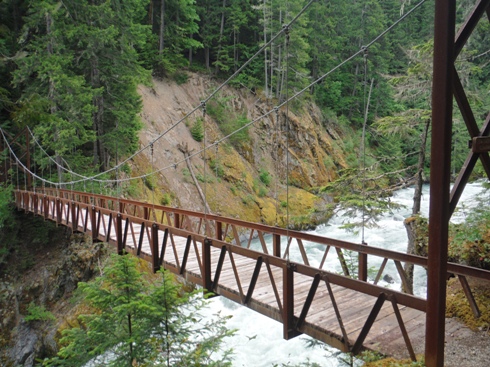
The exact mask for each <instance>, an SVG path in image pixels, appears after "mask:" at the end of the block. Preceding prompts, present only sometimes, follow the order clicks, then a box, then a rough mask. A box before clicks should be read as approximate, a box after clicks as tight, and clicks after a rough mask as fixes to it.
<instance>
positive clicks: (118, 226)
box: [116, 213, 124, 255]
mask: <svg viewBox="0 0 490 367" xmlns="http://www.w3.org/2000/svg"><path fill="white" fill-rule="evenodd" d="M116 240H117V253H118V254H119V255H122V254H123V252H124V244H123V237H122V215H121V213H117V217H116Z"/></svg>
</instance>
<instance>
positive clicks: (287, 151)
mask: <svg viewBox="0 0 490 367" xmlns="http://www.w3.org/2000/svg"><path fill="white" fill-rule="evenodd" d="M285 34H286V231H287V239H288V243H289V226H290V223H289V139H290V133H291V131H290V130H291V127H290V121H289V42H290V35H289V27H287V26H286V29H285ZM288 257H289V255H288Z"/></svg>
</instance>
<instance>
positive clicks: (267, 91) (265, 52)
mask: <svg viewBox="0 0 490 367" xmlns="http://www.w3.org/2000/svg"><path fill="white" fill-rule="evenodd" d="M263 4H264V9H263V10H264V12H263V14H264V44H267V14H266V6H267V4H266V0H264V3H263ZM268 67H269V66H268V65H267V47H265V48H264V72H265V73H264V74H265V79H264V85H265V88H264V91H265V97H266V98H269V69H268Z"/></svg>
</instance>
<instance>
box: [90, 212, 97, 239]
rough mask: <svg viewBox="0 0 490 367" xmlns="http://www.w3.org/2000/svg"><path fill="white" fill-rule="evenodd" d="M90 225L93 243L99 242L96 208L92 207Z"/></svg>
mask: <svg viewBox="0 0 490 367" xmlns="http://www.w3.org/2000/svg"><path fill="white" fill-rule="evenodd" d="M90 225H91V227H92V241H95V240H97V237H98V235H99V234H98V233H97V220H96V217H95V206H93V205H92V209H91V210H90Z"/></svg>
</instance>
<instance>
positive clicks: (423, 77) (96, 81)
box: [0, 0, 490, 177]
mask: <svg viewBox="0 0 490 367" xmlns="http://www.w3.org/2000/svg"><path fill="white" fill-rule="evenodd" d="M309 3H311V4H309ZM415 5H416V3H415V2H414V1H409V0H404V1H400V0H383V1H381V0H368V1H353V2H346V1H340V0H330V1H313V2H307V1H304V0H288V1H280V0H263V1H259V0H252V1H245V0H202V1H200V0H198V1H194V0H159V1H158V0H151V1H148V0H130V1H121V0H76V1H75V0H65V1H55V0H42V1H39V0H35V1H27V0H6V1H3V2H2V3H1V4H0V19H1V26H0V35H1V37H0V55H1V58H0V81H1V82H0V126H1V127H2V128H3V129H5V130H7V131H11V132H12V133H13V134H15V132H16V131H18V130H20V129H22V128H23V127H25V126H29V127H30V128H31V129H33V131H34V132H35V135H36V136H38V137H39V139H40V141H41V144H42V145H43V146H44V147H45V148H46V149H47V150H48V151H49V153H50V154H52V155H54V156H56V157H58V158H59V159H61V157H63V159H65V160H66V161H67V162H68V163H69V165H70V167H72V169H74V170H75V171H77V170H79V171H88V172H97V171H104V170H105V169H107V168H108V167H110V166H111V165H113V163H114V160H115V158H116V155H119V156H125V155H128V154H129V153H131V152H133V151H134V150H135V149H136V146H137V142H138V131H139V129H140V128H141V123H140V120H139V117H138V113H139V111H140V109H141V99H140V97H139V95H138V94H137V92H136V87H137V85H138V84H140V83H144V84H150V83H151V78H152V77H157V78H158V77H170V78H175V80H176V81H178V82H179V83H183V82H185V81H186V74H185V70H188V71H195V72H200V73H205V74H209V75H211V76H212V77H213V78H216V79H217V80H223V79H226V78H227V77H229V76H230V75H231V74H232V73H233V72H234V71H236V70H237V69H238V68H240V67H241V66H242V65H243V64H244V63H245V62H246V61H247V60H249V59H250V58H251V57H252V56H253V55H254V54H255V53H257V51H258V50H260V48H261V47H262V46H263V45H264V44H266V43H268V42H271V41H272V42H271V43H270V46H269V47H267V48H265V49H264V50H263V52H261V53H260V54H259V55H258V56H257V57H255V58H254V59H253V60H252V62H250V63H249V64H248V65H247V66H246V67H245V68H244V69H243V70H242V72H241V73H239V74H238V75H237V76H236V77H235V78H234V79H232V80H231V81H230V83H231V84H232V85H234V86H235V87H236V88H246V89H248V90H251V91H253V92H254V93H257V94H258V95H260V96H263V97H264V98H267V99H271V100H275V101H279V102H281V101H284V100H285V98H286V96H291V95H293V94H294V93H296V92H297V91H299V90H302V89H303V88H305V86H308V85H309V84H310V83H312V82H313V81H315V80H316V79H317V78H318V77H319V76H321V75H323V74H324V73H326V72H327V71H329V70H330V69H332V68H334V67H336V66H337V65H339V63H340V62H341V61H343V60H345V59H347V58H348V57H349V56H351V55H352V54H354V53H355V52H357V51H359V49H361V48H362V47H363V45H365V44H367V43H368V42H369V41H371V40H372V39H374V38H375V37H376V36H377V35H378V34H380V33H381V32H382V31H384V30H385V29H386V28H387V27H388V26H390V25H391V24H393V23H394V22H395V21H396V20H397V19H398V18H399V17H400V16H401V15H403V14H404V13H406V12H407V11H409V10H410V9H411V8H413V7H414V6H415ZM472 6H473V2H472V1H467V0H465V1H460V2H458V19H459V21H460V22H461V21H462V20H463V17H464V16H465V15H466V14H467V12H468V11H469V10H470V9H471V7H472ZM303 8H306V10H305V11H304V14H301V16H300V17H299V18H298V19H297V21H295V22H294V24H293V25H292V26H291V27H290V29H289V28H288V30H287V36H284V35H281V36H280V37H278V36H277V34H278V32H280V31H281V30H282V29H283V27H284V25H286V24H289V22H291V20H292V19H293V18H294V17H295V16H296V15H297V14H299V13H300V11H302V9H303ZM432 18H433V1H430V0H427V1H425V2H424V3H423V4H422V5H421V6H420V7H419V8H418V9H417V10H416V11H414V13H413V14H411V15H410V17H409V18H407V19H406V20H405V21H403V22H401V23H400V24H398V25H397V26H396V27H395V28H394V29H393V30H392V31H391V32H389V33H388V34H386V35H385V36H384V37H383V38H382V39H381V40H380V41H379V42H377V43H375V44H373V45H372V46H371V47H370V48H369V50H366V52H365V57H364V58H357V59H355V60H353V62H350V63H347V64H345V65H343V66H341V67H340V68H338V70H336V71H335V73H332V74H331V75H330V76H329V77H328V78H325V79H323V80H321V81H320V82H318V83H316V84H314V85H312V86H311V87H310V88H309V90H308V91H307V92H306V93H303V94H302V95H301V96H299V97H298V99H297V100H298V102H297V103H301V101H304V100H309V101H311V100H313V101H314V102H316V103H317V104H318V105H319V106H320V107H321V109H322V110H323V112H324V114H325V115H326V116H329V115H330V116H336V117H338V118H340V119H341V120H342V121H345V122H346V124H349V125H350V126H351V127H353V128H354V129H359V128H361V127H362V123H363V120H364V119H363V115H364V110H365V99H366V91H365V90H366V84H367V81H368V79H369V80H371V79H373V89H372V97H371V103H370V109H369V118H368V125H369V126H368V131H367V139H368V144H369V145H370V146H371V147H376V146H386V144H381V142H383V143H384V142H388V146H389V148H388V150H389V155H391V156H396V157H398V159H396V160H392V161H391V162H390V164H388V165H385V167H383V169H384V170H392V171H395V170H399V169H400V168H401V167H410V166H412V165H414V164H415V162H416V160H417V156H416V155H414V154H413V152H414V151H417V150H418V146H419V145H420V141H421V138H420V136H421V134H423V132H424V130H425V127H424V126H425V125H426V122H427V121H428V117H427V116H428V115H429V113H428V111H430V102H429V100H430V97H429V95H430V70H431V66H430V65H431V42H432V41H431V37H432V26H433V25H432V24H433V19H432ZM488 26H489V24H488V23H485V22H481V23H480V25H479V29H478V30H477V32H476V33H475V36H474V37H472V39H471V40H470V42H469V44H468V46H467V47H466V49H465V51H464V52H463V54H462V56H461V57H460V65H461V71H460V72H461V73H462V75H463V76H462V79H463V80H464V83H465V84H466V86H467V88H469V89H470V90H471V91H472V92H474V94H473V95H474V98H473V101H472V102H473V103H474V105H475V106H474V108H475V110H476V111H479V109H480V110H481V109H482V108H483V106H485V102H486V101H485V100H484V99H485V98H487V99H488V93H483V92H482V91H486V90H488V83H489V80H488V72H489V71H488V68H486V66H487V63H488V62H489V60H490V54H489V53H488V46H489V42H488ZM285 33H286V32H285ZM286 79H287V83H286ZM479 112H483V111H479ZM476 114H478V112H477V113H476ZM455 120H456V121H455V134H454V138H455V139H456V140H457V139H460V140H462V141H460V142H459V144H457V145H456V147H459V148H455V149H456V150H457V149H459V150H461V151H459V152H458V151H456V152H455V153H456V154H455V158H454V162H453V163H454V166H455V167H454V170H455V171H457V170H458V167H459V166H460V165H461V164H462V161H463V160H464V158H465V154H466V153H465V150H464V149H465V148H464V145H465V144H466V141H465V140H466V138H464V137H462V136H464V135H463V134H459V133H458V132H460V131H463V132H464V130H465V128H464V126H462V125H463V123H462V121H461V118H460V116H455ZM116 142H122V144H120V148H119V150H118V151H117V147H116ZM383 149H386V148H383ZM393 153H395V154H393ZM378 154H379V155H386V154H388V152H382V151H380V152H378ZM41 164H42V163H41ZM46 164H48V163H46ZM88 172H87V173H88ZM406 175H407V177H408V176H413V175H414V170H413V169H409V170H408V171H407V172H406Z"/></svg>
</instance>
